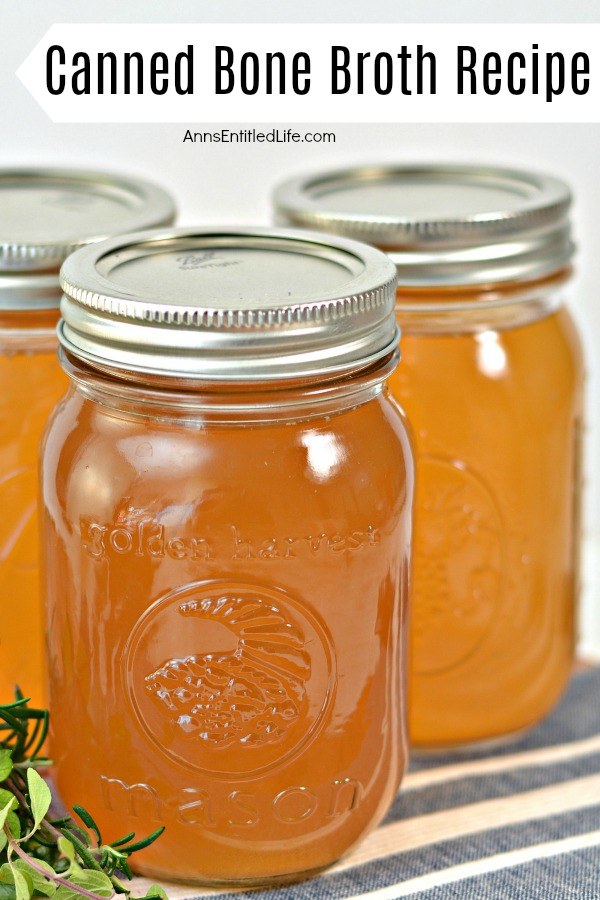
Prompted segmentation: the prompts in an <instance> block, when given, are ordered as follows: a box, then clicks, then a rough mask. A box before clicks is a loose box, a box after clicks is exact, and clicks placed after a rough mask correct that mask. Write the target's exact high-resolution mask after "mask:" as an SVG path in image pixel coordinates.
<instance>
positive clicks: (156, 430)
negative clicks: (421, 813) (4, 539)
mask: <svg viewBox="0 0 600 900" xmlns="http://www.w3.org/2000/svg"><path fill="white" fill-rule="evenodd" d="M395 280H396V272H395V267H394V265H393V264H392V263H391V262H390V260H389V259H388V258H387V257H386V256H385V255H384V254H382V253H380V252H379V251H377V250H375V249H373V248H370V247H366V246H363V245H361V244H358V243H355V242H353V241H346V240H343V239H336V238H327V237H323V236H320V235H313V234H308V233H302V232H300V233H296V232H293V231H285V230H269V229H231V230H227V229H225V230H223V229H212V230H211V229H202V230H178V231H174V232H170V231H163V232H154V233H153V232H148V233H146V234H138V235H135V236H131V237H128V238H123V239H121V238H119V239H115V240H111V241H107V242H104V243H101V244H98V245H95V246H93V247H87V248H84V249H82V250H78V251H77V252H76V253H74V254H73V255H72V256H71V257H69V259H68V260H67V261H66V262H65V264H64V266H63V269H62V277H61V283H62V286H63V289H64V292H65V298H64V300H63V303H62V307H61V311H62V316H63V321H62V322H61V325H60V329H59V335H60V341H61V345H62V364H63V367H64V368H65V370H66V372H67V374H68V376H69V379H70V388H69V391H68V394H67V396H66V398H65V399H64V400H63V401H62V402H61V403H60V405H59V406H58V407H57V408H56V410H55V412H54V414H53V416H52V418H51V420H50V423H49V426H48V429H47V432H46V439H45V447H44V451H43V462H42V490H43V510H44V512H43V516H44V522H43V530H44V556H45V592H46V602H47V610H48V640H49V648H50V699H51V704H52V709H53V713H52V754H53V758H54V759H55V760H56V767H57V783H58V788H59V792H60V794H61V796H62V798H63V800H64V801H65V802H66V803H67V805H71V804H72V803H73V802H77V800H78V799H80V798H81V797H85V798H86V802H87V803H88V804H89V806H90V807H91V808H93V809H94V815H95V816H97V819H98V822H99V824H100V825H101V827H102V828H103V829H104V832H105V834H106V835H117V832H118V833H119V834H120V833H121V832H122V831H123V829H125V830H131V831H135V832H136V834H142V833H143V832H148V831H150V830H152V829H154V828H156V827H157V824H158V823H162V824H164V825H166V831H165V832H164V834H163V836H162V837H161V839H160V840H159V841H157V842H156V843H155V844H153V845H152V846H151V847H150V848H148V849H147V850H145V851H144V854H143V855H141V856H140V860H139V871H140V872H141V873H143V874H147V875H152V876H154V877H163V878H176V879H180V880H187V881H189V880H192V881H194V880H195V881H201V882H216V883H236V882H238V883H247V884H251V883H265V882H266V883H269V882H277V881H285V880H288V879H291V878H297V877H299V876H301V875H305V874H307V873H310V872H313V871H316V870H319V869H322V868H323V867H324V866H327V865H328V864H329V863H331V862H333V861H334V860H335V859H337V858H338V857H339V856H341V855H342V854H343V853H345V852H346V851H347V850H348V849H349V848H350V847H351V846H352V845H353V844H354V843H355V842H356V841H358V840H359V838H360V837H361V836H362V835H363V834H364V833H365V832H366V831H367V830H368V829H370V828H372V827H373V826H374V825H375V824H376V823H377V822H379V821H380V819H381V818H382V816H383V815H384V813H385V811H386V809H387V807H388V805H389V803H390V802H391V800H392V798H393V797H394V794H395V792H396V790H397V787H398V784H399V781H400V778H401V775H402V773H403V771H404V768H405V765H406V755H407V754H406V739H405V723H404V675H403V667H404V663H405V649H404V643H405V634H406V604H407V582H408V556H409V543H410V535H411V505H412V493H413V463H412V457H411V449H410V444H409V439H408V437H407V431H406V427H405V424H404V420H403V416H402V414H401V413H400V411H399V409H398V407H397V405H396V404H395V402H394V401H393V400H392V398H391V397H390V396H389V393H388V390H387V387H386V380H387V379H388V378H389V376H390V375H391V374H392V372H393V370H394V369H395V367H396V364H397V360H398V351H397V343H398V330H397V326H396V323H395V319H394V296H395ZM65 692H68V697H69V702H68V703H64V702H61V698H63V697H64V696H66V695H67V694H66V693H65ZM53 701H55V702H53ZM82 759H85V761H86V764H85V766H82V765H80V761H81V760H82Z"/></svg>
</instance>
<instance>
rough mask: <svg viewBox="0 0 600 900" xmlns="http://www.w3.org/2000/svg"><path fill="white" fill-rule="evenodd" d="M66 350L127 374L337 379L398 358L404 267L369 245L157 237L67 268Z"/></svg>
mask: <svg viewBox="0 0 600 900" xmlns="http://www.w3.org/2000/svg"><path fill="white" fill-rule="evenodd" d="M61 286H62V288H63V290H64V292H65V297H64V298H63V301H62V304H61V313H62V316H63V321H62V322H61V324H60V326H59V338H60V341H61V344H62V346H63V347H64V348H65V349H66V350H67V351H68V352H70V353H72V354H74V355H75V356H76V357H79V358H80V359H82V360H84V361H85V362H87V363H88V364H89V365H91V366H93V367H95V368H100V369H109V370H112V371H114V372H115V373H116V374H118V373H119V372H121V373H122V374H124V375H125V376H126V373H128V372H129V373H134V374H135V373H137V374H140V373H142V374H143V373H147V374H154V375H164V376H168V377H177V378H190V379H195V380H200V381H206V382H214V381H217V382H218V381H225V382H257V381H261V380H270V379H273V380H279V379H286V378H288V379H289V378H304V377H313V376H326V375H329V376H333V375H338V374H343V373H345V372H350V371H352V370H355V369H357V368H358V367H361V366H367V365H370V364H372V363H375V362H376V361H377V360H379V359H381V358H383V357H385V356H387V355H389V354H390V353H393V352H394V350H395V348H396V345H397V341H398V330H397V326H396V323H395V321H394V312H393V311H394V302H395V287H396V270H395V267H394V265H393V264H392V263H391V261H390V260H389V259H388V257H387V256H386V255H385V254H383V253H381V252H379V251H378V250H375V249H374V248H372V247H368V246H366V245H364V244H359V243H356V242H354V241H349V240H345V239H343V238H328V237H327V236H326V235H322V234H312V233H309V232H302V231H290V230H283V229H269V228H239V229H236V228H232V229H229V228H216V229H209V228H201V229H175V230H169V231H151V232H146V233H139V234H135V235H129V236H127V237H123V238H114V239H111V240H109V241H104V242H102V243H100V244H95V245H93V246H90V247H84V248H82V249H80V250H77V251H76V252H75V253H74V254H73V255H72V256H70V257H69V258H68V259H67V261H66V262H65V263H64V265H63V268H62V271H61Z"/></svg>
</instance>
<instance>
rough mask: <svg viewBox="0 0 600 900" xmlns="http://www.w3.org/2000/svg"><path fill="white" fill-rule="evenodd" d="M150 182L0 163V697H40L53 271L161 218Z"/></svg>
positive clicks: (57, 390)
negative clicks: (41, 515)
mask: <svg viewBox="0 0 600 900" xmlns="http://www.w3.org/2000/svg"><path fill="white" fill-rule="evenodd" d="M172 219H173V204H172V202H171V200H170V199H169V197H168V196H167V195H166V194H164V193H163V191H160V190H159V189H158V188H156V187H154V186H153V185H150V184H147V183H146V182H143V181H139V180H132V179H129V178H127V179H125V178H120V177H115V176H113V175H110V176H109V175H105V174H101V173H96V172H87V171H85V172H83V171H77V170H70V169H69V170H60V169H52V170H37V169H0V509H1V510H2V515H1V518H0V618H1V623H2V624H1V627H0V703H2V702H5V703H6V702H9V701H10V700H11V699H13V695H14V688H15V685H16V684H18V685H19V686H20V687H21V689H22V690H23V691H24V692H25V694H26V695H27V696H28V697H30V698H31V701H32V703H34V704H35V705H40V704H43V703H44V702H45V695H44V688H43V686H44V677H43V626H42V614H41V610H40V598H39V588H38V562H37V555H38V525H37V513H36V505H37V499H36V498H37V470H38V444H39V440H40V435H41V433H42V429H43V425H44V422H45V421H46V419H47V418H48V415H49V414H50V412H51V410H52V408H53V407H54V405H55V404H56V402H57V400H58V399H59V397H60V396H61V395H62V394H63V393H64V392H65V390H66V387H67V378H66V377H65V375H64V372H63V371H62V369H61V367H60V366H59V364H58V360H57V358H56V348H57V340H56V323H57V321H58V306H59V302H60V294H61V292H60V288H59V284H58V271H59V268H60V264H61V263H62V261H63V260H64V259H65V257H66V256H67V254H68V253H69V252H70V251H71V250H72V249H74V248H75V247H78V246H80V245H82V244H85V243H88V242H89V241H93V240H97V239H99V238H102V237H106V236H108V235H110V234H118V233H121V232H123V231H127V230H128V229H129V230H131V229H132V228H140V227H145V226H148V227H149V226H151V225H159V224H163V223H165V224H166V223H169V222H171V221H172Z"/></svg>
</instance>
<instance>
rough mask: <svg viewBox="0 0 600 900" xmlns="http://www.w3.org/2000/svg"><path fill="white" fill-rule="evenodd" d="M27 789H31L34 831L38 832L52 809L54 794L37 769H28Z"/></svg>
mask: <svg viewBox="0 0 600 900" xmlns="http://www.w3.org/2000/svg"><path fill="white" fill-rule="evenodd" d="M27 787H28V789H29V802H30V805H31V812H32V813H33V824H34V829H35V830H37V829H38V828H39V825H40V822H41V821H42V819H43V818H44V817H45V815H46V813H47V812H48V810H49V809H50V804H51V803H52V794H51V793H50V788H49V787H48V785H47V784H46V782H45V781H44V779H43V778H42V776H41V775H40V774H39V772H36V770H35V769H27Z"/></svg>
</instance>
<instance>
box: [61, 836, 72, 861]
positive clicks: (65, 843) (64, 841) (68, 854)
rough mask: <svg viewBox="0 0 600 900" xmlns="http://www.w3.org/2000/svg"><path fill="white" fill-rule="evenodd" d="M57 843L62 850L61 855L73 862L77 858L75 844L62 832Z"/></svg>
mask: <svg viewBox="0 0 600 900" xmlns="http://www.w3.org/2000/svg"><path fill="white" fill-rule="evenodd" d="M56 843H57V846H58V849H59V850H60V854H61V856H64V857H65V859H68V860H69V862H73V860H74V859H75V847H74V846H73V844H72V843H71V841H70V840H69V839H68V838H66V837H63V836H62V834H61V836H60V837H59V839H58V841H57V842H56Z"/></svg>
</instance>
